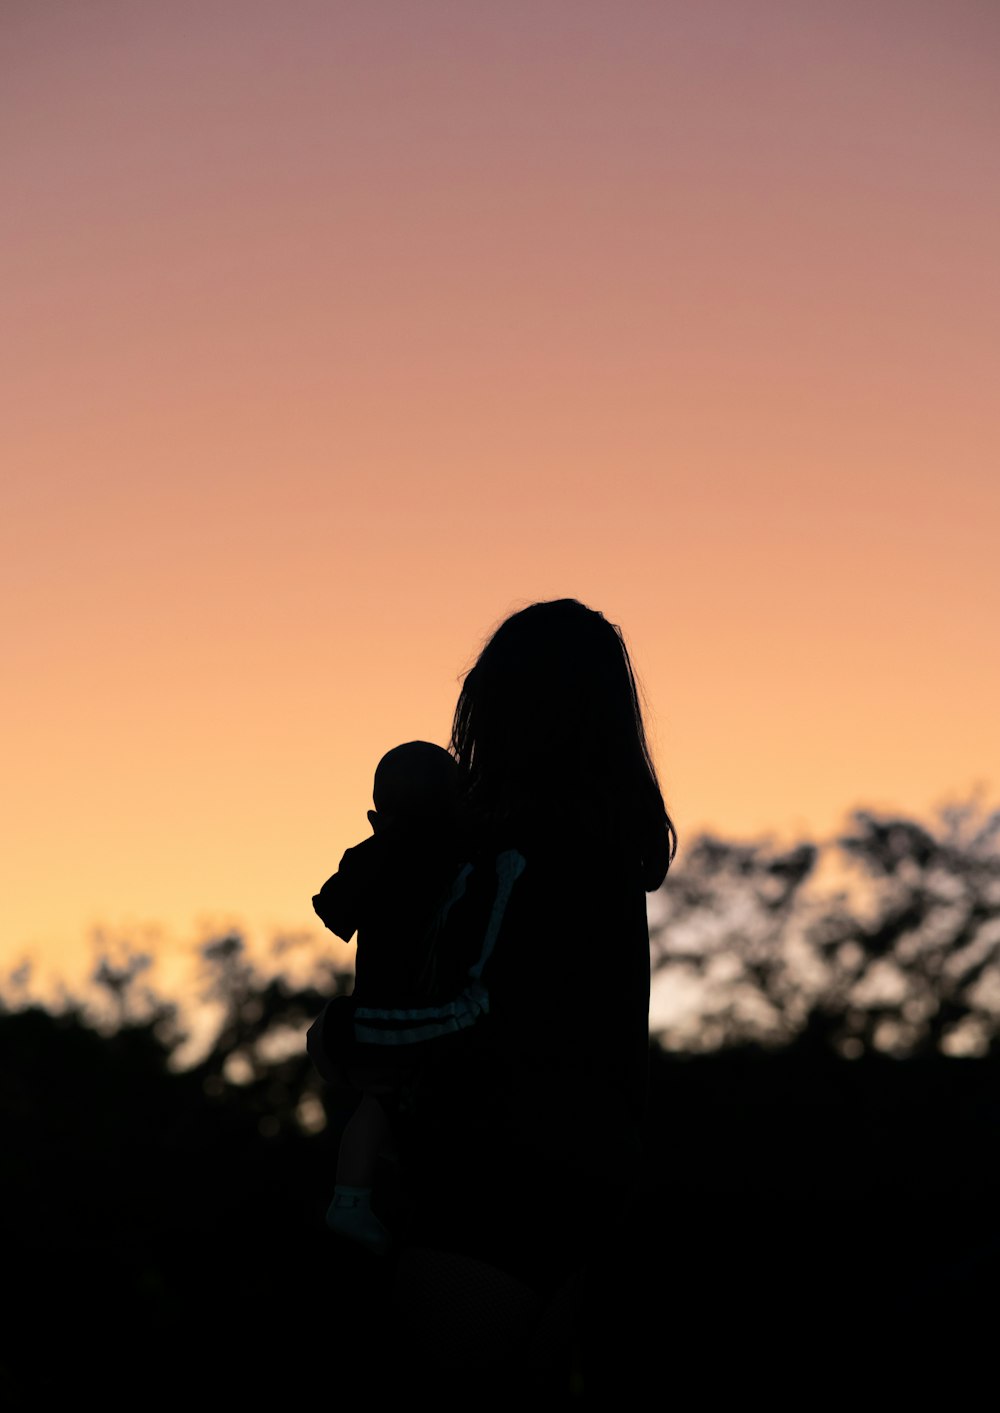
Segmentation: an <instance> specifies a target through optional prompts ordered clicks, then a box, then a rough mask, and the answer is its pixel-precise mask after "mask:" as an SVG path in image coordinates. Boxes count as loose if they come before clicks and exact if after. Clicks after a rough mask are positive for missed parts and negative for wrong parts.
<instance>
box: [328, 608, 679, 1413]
mask: <svg viewBox="0 0 1000 1413" xmlns="http://www.w3.org/2000/svg"><path fill="white" fill-rule="evenodd" d="M451 745H452V751H453V753H454V755H455V758H456V760H457V761H458V765H459V769H460V777H461V782H462V786H463V789H464V801H465V809H466V815H467V827H468V831H469V840H470V846H469V853H468V857H469V863H468V865H467V866H466V867H465V868H464V869H463V870H462V872H461V873H460V874H459V876H458V878H457V879H456V882H455V887H454V888H453V890H452V897H451V899H450V900H449V905H448V910H447V919H446V922H445V923H444V925H443V927H442V928H441V931H440V934H439V937H438V939H437V944H436V949H435V957H434V962H435V966H434V979H433V994H432V995H431V996H430V999H429V1002H428V1004H426V1005H423V1006H417V1007H413V1008H408V1009H405V1010H400V1011H396V1012H394V1011H391V1010H374V1009H371V1010H368V1011H366V1010H365V1009H364V1008H360V1007H359V1008H358V1009H357V1010H356V1011H355V1012H354V1031H355V1035H356V1037H357V1040H358V1041H359V1042H360V1043H361V1045H362V1046H363V1047H364V1048H366V1049H369V1051H370V1048H371V1047H378V1046H383V1045H384V1046H385V1047H386V1050H387V1051H390V1050H391V1051H392V1053H394V1054H395V1055H396V1056H402V1055H403V1054H404V1052H405V1055H406V1058H407V1060H416V1066H417V1067H416V1070H415V1076H416V1077H415V1079H414V1080H413V1083H412V1086H411V1099H410V1103H409V1105H408V1106H407V1112H406V1115H405V1120H404V1121H403V1122H402V1123H401V1126H400V1130H399V1151H400V1158H401V1172H402V1183H403V1190H404V1191H405V1193H406V1195H407V1199H408V1200H407V1205H406V1208H405V1214H404V1218H403V1220H402V1222H401V1225H400V1228H399V1230H398V1232H397V1241H398V1257H397V1259H396V1264H395V1275H394V1287H393V1310H394V1316H395V1323H396V1334H397V1338H398V1339H399V1340H401V1341H403V1343H404V1347H405V1361H404V1362H405V1367H406V1369H407V1378H408V1380H415V1379H416V1378H417V1377H418V1376H419V1375H421V1374H422V1375H424V1376H425V1378H426V1380H427V1387H428V1389H432V1388H433V1387H435V1383H436V1382H437V1383H438V1386H440V1385H439V1381H440V1380H441V1378H442V1377H446V1376H449V1375H454V1374H464V1373H475V1374H477V1375H479V1376H484V1375H485V1376H488V1381H489V1386H492V1387H496V1386H497V1384H496V1383H495V1381H496V1380H501V1381H503V1382H504V1383H505V1385H507V1386H509V1384H510V1379H511V1377H512V1376H514V1375H516V1377H518V1378H520V1377H521V1375H522V1374H523V1371H524V1370H526V1369H535V1370H539V1369H542V1368H544V1367H549V1368H552V1367H554V1365H553V1363H552V1361H553V1360H554V1361H555V1363H556V1364H557V1363H558V1361H559V1359H560V1358H561V1357H562V1353H561V1352H560V1345H559V1339H558V1338H557V1325H558V1320H557V1317H556V1312H557V1311H558V1310H559V1308H560V1299H563V1301H564V1304H565V1303H566V1297H567V1296H568V1294H569V1292H571V1291H572V1290H573V1289H574V1288H575V1286H576V1285H577V1284H578V1283H579V1280H580V1278H581V1273H582V1272H584V1271H585V1270H586V1268H587V1265H588V1263H589V1262H591V1261H592V1260H593V1258H594V1254H595V1250H599V1249H600V1247H601V1243H602V1242H605V1243H606V1242H608V1241H613V1240H614V1239H615V1237H616V1233H619V1232H620V1231H622V1230H624V1222H625V1218H626V1217H627V1215H628V1213H629V1210H630V1204H631V1202H632V1201H633V1199H634V1196H635V1194H636V1191H637V1186H638V1182H639V1176H640V1163H641V1158H642V1143H643V1126H644V1116H645V1104H646V1089H647V1075H648V1051H649V982H650V972H649V934H648V927H647V918H646V896H645V895H646V893H647V892H648V891H650V890H653V889H655V888H657V887H659V885H660V884H661V883H662V881H663V879H664V877H665V876H666V873H667V870H668V868H669V866H670V864H671V862H672V860H673V858H674V855H675V853H676V849H677V835H676V831H675V829H674V826H673V824H672V822H671V820H670V817H669V815H668V814H667V811H666V808H665V806H664V801H663V796H662V794H661V791H660V787H659V783H658V780H657V775H656V771H655V768H654V765H653V762H652V760H651V757H650V752H649V748H648V745H647V741H646V734H645V730H644V726H643V719H642V711H641V707H640V700H639V693H638V689H637V685H636V679H635V676H634V673H633V669H632V665H631V662H630V660H629V654H628V650H627V647H626V644H625V640H624V638H623V635H622V633H621V630H620V629H619V628H618V627H617V626H616V625H614V624H612V623H611V622H609V621H608V620H607V619H606V618H605V617H604V616H603V614H601V613H599V612H597V611H595V610H593V609H591V608H588V607H586V606H585V605H584V604H582V603H580V602H579V601H577V600H576V599H569V598H567V599H557V600H552V601H547V602H541V603H534V604H532V605H531V606H530V607H527V608H525V609H523V610H521V611H519V612H516V613H514V614H513V615H512V616H511V617H509V618H507V619H506V620H505V621H504V622H503V623H501V625H500V626H499V628H497V630H496V631H495V632H494V633H493V635H492V637H491V638H490V639H489V640H488V642H487V643H486V645H485V647H484V648H483V649H482V651H481V653H480V655H479V657H478V660H477V661H476V663H475V665H474V667H472V668H471V670H470V671H469V672H468V673H467V674H466V676H465V679H464V682H463V685H462V689H461V692H460V695H459V699H458V703H457V706H456V710H455V715H454V721H453V727H452V742H451ZM547 1322H548V1323H547ZM546 1360H549V1363H548V1365H546ZM486 1386H487V1379H486V1378H482V1377H480V1381H479V1384H478V1387H479V1391H480V1393H481V1392H482V1391H483V1389H484V1388H485V1387H486ZM536 1386H537V1384H536Z"/></svg>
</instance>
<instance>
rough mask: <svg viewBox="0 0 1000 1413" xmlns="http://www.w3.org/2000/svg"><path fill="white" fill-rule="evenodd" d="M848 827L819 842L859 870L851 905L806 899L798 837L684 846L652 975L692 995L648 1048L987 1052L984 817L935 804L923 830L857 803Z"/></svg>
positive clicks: (816, 853) (988, 842)
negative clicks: (932, 823)
mask: <svg viewBox="0 0 1000 1413" xmlns="http://www.w3.org/2000/svg"><path fill="white" fill-rule="evenodd" d="M851 822H852V827H851V828H850V829H849V830H848V831H847V832H846V833H844V834H843V835H842V836H840V837H839V838H838V839H837V840H836V841H835V845H834V846H833V847H835V848H836V849H839V850H840V851H841V853H842V854H843V856H844V858H845V860H847V861H848V862H849V863H853V864H855V865H856V866H858V867H859V868H860V870H861V872H862V875H863V878H864V881H865V883H866V885H867V886H866V887H865V888H864V890H863V892H862V894H861V897H860V899H859V898H858V897H851V896H850V895H849V894H848V892H846V891H844V890H842V889H841V890H839V891H837V892H835V893H834V894H832V895H825V896H814V895H812V894H810V893H809V891H808V889H807V886H806V885H807V884H808V883H809V881H810V879H811V878H813V877H814V875H815V872H816V869H817V865H818V862H819V860H820V855H821V849H820V848H819V847H817V846H816V845H814V844H812V843H800V844H798V845H796V846H795V847H794V848H791V849H786V850H773V849H771V848H769V846H768V844H767V843H766V842H764V843H751V844H734V843H730V842H727V841H722V840H718V839H715V838H713V837H711V836H702V837H700V838H698V839H696V840H695V842H694V843H693V844H692V845H691V846H689V848H688V849H687V851H686V853H685V855H684V857H683V859H682V861H681V862H680V864H679V866H678V867H677V869H676V871H674V870H672V871H671V873H670V874H669V875H668V878H667V881H666V883H665V885H664V887H663V889H662V890H661V896H660V897H659V898H658V899H657V900H656V904H658V905H659V906H658V908H656V912H657V916H656V920H655V922H654V923H653V925H652V927H651V949H652V958H653V969H654V974H656V975H657V976H658V979H659V981H660V982H661V984H662V982H663V981H664V980H666V981H667V982H668V983H670V982H672V983H673V984H674V986H675V987H677V988H678V989H680V990H683V989H685V988H686V989H687V991H688V992H689V994H691V995H692V997H693V998H694V999H693V1001H692V1005H691V1008H690V1012H689V1014H688V1016H686V1017H683V1018H681V1019H679V1020H678V1021H677V1022H675V1023H674V1024H673V1025H672V1026H666V1027H664V1029H663V1031H662V1032H661V1033H660V1034H659V1036H658V1039H659V1040H660V1042H661V1043H662V1044H664V1045H665V1046H667V1047H668V1048H672V1049H678V1050H713V1049H717V1048H719V1047H720V1046H727V1045H728V1046H733V1045H736V1046H742V1045H746V1044H758V1045H763V1046H766V1047H773V1046H783V1045H790V1044H795V1045H796V1046H798V1047H804V1046H816V1045H820V1046H823V1045H826V1046H832V1047H833V1048H835V1049H836V1050H837V1051H838V1052H839V1053H840V1054H842V1055H844V1056H846V1057H848V1058H856V1057H858V1056H860V1055H861V1054H863V1053H865V1052H866V1051H868V1050H876V1051H878V1052H881V1053H885V1054H892V1055H896V1056H915V1055H918V1054H922V1053H937V1052H941V1053H946V1054H956V1055H958V1054H967V1055H985V1054H987V1053H989V1052H990V1051H991V1050H994V1049H995V1048H996V1047H997V1045H998V1044H1000V810H998V811H995V812H993V813H992V814H989V815H987V816H986V817H985V818H983V817H981V815H980V813H979V811H978V810H977V806H976V803H975V802H972V803H970V804H966V805H961V806H948V807H946V808H944V809H943V810H942V811H941V820H940V826H939V827H938V829H937V830H932V829H928V828H926V827H924V826H923V825H921V824H918V823H915V822H914V821H912V820H908V819H905V818H900V817H898V816H893V815H889V816H881V817H880V816H879V815H877V814H876V813H874V812H872V811H869V810H866V809H858V810H855V811H853V813H852V815H851ZM826 847H827V848H829V847H830V846H826ZM656 904H654V907H656Z"/></svg>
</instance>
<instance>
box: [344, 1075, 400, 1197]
mask: <svg viewBox="0 0 1000 1413" xmlns="http://www.w3.org/2000/svg"><path fill="white" fill-rule="evenodd" d="M388 1138H389V1120H388V1119H387V1118H386V1114H385V1110H384V1109H383V1108H382V1105H381V1104H380V1103H379V1101H378V1099H377V1098H376V1096H375V1095H374V1094H365V1095H363V1096H362V1098H361V1103H360V1104H359V1105H358V1107H357V1108H356V1109H355V1110H354V1113H353V1114H352V1115H351V1117H350V1118H349V1119H348V1121H347V1123H346V1125H345V1126H344V1131H343V1134H342V1135H341V1139H340V1152H339V1154H338V1156H337V1185H338V1187H339V1186H340V1185H341V1184H343V1183H346V1184H347V1185H348V1186H349V1187H371V1185H372V1182H373V1181H374V1178H375V1168H376V1160H377V1158H378V1155H379V1150H380V1149H381V1147H382V1146H383V1144H384V1143H385V1142H386V1141H387V1140H388Z"/></svg>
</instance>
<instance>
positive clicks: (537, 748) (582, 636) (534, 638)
mask: <svg viewBox="0 0 1000 1413" xmlns="http://www.w3.org/2000/svg"><path fill="white" fill-rule="evenodd" d="M451 750H452V753H453V755H454V756H455V759H456V760H457V762H458V765H459V770H460V772H461V778H462V783H463V784H464V786H465V798H466V800H467V803H468V809H469V813H470V815H471V817H472V819H473V821H479V822H484V823H493V822H502V821H507V820H515V819H531V820H536V821H541V822H546V821H551V822H552V824H553V826H554V827H556V828H559V827H567V828H580V829H585V830H590V831H593V832H596V833H597V834H598V835H603V836H604V837H605V838H606V839H607V840H609V841H614V842H617V843H618V844H620V845H621V846H622V847H624V848H625V849H627V850H628V851H629V852H634V854H636V855H638V857H639V858H641V861H642V871H643V881H644V884H645V887H646V889H647V891H651V890H652V889H654V888H658V887H659V886H660V884H661V883H662V882H663V880H664V878H665V877H666V874H667V870H668V869H669V867H670V865H671V863H672V862H673V858H674V855H675V854H676V852H677V831H676V830H675V828H674V825H673V822H672V821H671V819H670V816H669V815H668V814H667V810H666V806H665V805H664V803H663V795H662V793H661V790H660V784H659V780H658V779H657V775H656V769H655V767H654V765H653V761H652V757H651V755H650V752H649V746H648V744H647V741H646V732H645V729H644V726H643V720H642V709H641V706H640V701H639V690H638V687H637V684H636V678H635V673H634V672H633V669H632V663H631V661H630V659H629V654H628V649H627V647H626V645H625V639H624V637H623V635H622V631H621V629H620V628H619V627H618V626H617V624H614V623H609V622H608V620H607V619H606V618H605V617H604V615H603V614H602V613H600V612H598V611H597V610H596V609H592V608H588V607H587V606H586V605H585V604H582V603H580V602H579V600H578V599H551V600H548V601H545V602H541V603H534V604H531V605H530V606H529V607H528V608H524V609H521V610H520V611H519V612H517V613H514V614H512V615H511V616H510V617H509V618H507V619H505V620H504V622H503V623H501V624H500V626H499V628H497V630H496V631H495V632H494V633H493V635H492V637H491V638H490V639H489V641H488V642H487V643H486V646H485V647H484V648H483V650H482V652H481V653H480V654H479V657H478V659H477V660H476V663H475V665H474V666H473V667H472V668H470V670H469V671H468V672H467V673H466V675H465V678H464V680H463V683H462V689H461V692H460V694H459V698H458V703H457V705H456V707H455V716H454V720H453V723H452V734H451Z"/></svg>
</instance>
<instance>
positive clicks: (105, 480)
mask: <svg viewBox="0 0 1000 1413" xmlns="http://www.w3.org/2000/svg"><path fill="white" fill-rule="evenodd" d="M0 51H2V87H0V122H2V128H0V150H2V164H3V192H4V200H3V202H2V208H0V221H2V225H3V240H2V259H3V279H2V296H0V297H2V302H3V328H4V338H3V340H2V344H0V358H2V361H3V370H2V380H0V396H2V401H3V406H2V408H0V459H2V465H3V468H4V469H3V501H2V516H0V575H2V608H0V612H2V616H3V664H4V690H3V699H4V712H5V717H6V726H5V730H4V733H3V796H4V811H3V815H4V820H3V838H2V840H0V846H2V858H3V887H2V894H0V896H2V903H0V969H3V970H5V971H6V970H9V969H10V967H12V966H14V965H15V964H16V963H17V962H19V961H20V960H21V959H22V958H25V957H29V956H30V957H33V958H35V959H36V961H37V963H38V965H39V967H40V968H41V970H42V971H43V972H48V973H50V974H57V973H58V974H60V975H65V976H68V977H69V976H73V975H75V974H76V973H77V971H78V970H79V969H80V968H86V967H87V966H88V965H89V963H90V961H91V960H92V956H93V941H92V935H93V932H94V929H97V928H103V929H105V930H106V931H107V933H108V934H109V935H111V934H113V935H116V936H124V935H130V936H132V937H134V938H135V939H136V940H137V941H142V940H143V934H145V936H146V937H147V940H148V937H149V936H151V935H153V933H152V932H151V929H159V933H158V934H157V935H158V937H159V941H158V943H157V945H158V946H159V947H160V951H161V954H162V956H163V957H165V958H166V957H169V956H170V955H173V954H174V953H178V954H179V950H183V948H184V947H188V946H190V945H191V944H192V943H193V942H194V941H195V940H197V939H199V938H201V937H204V936H207V935H209V934H210V933H211V932H212V931H213V929H215V930H217V929H218V928H219V927H222V926H226V925H227V924H232V925H238V926H242V927H244V928H245V929H246V930H247V931H248V934H249V935H250V936H251V937H254V936H260V937H270V936H271V935H273V934H275V933H277V932H290V933H305V934H308V933H313V934H314V935H315V937H316V939H317V940H319V939H320V938H321V937H322V936H323V933H322V929H321V928H320V927H319V926H318V923H317V920H316V919H315V917H314V915H313V913H312V909H311V904H310V897H311V894H312V893H313V892H314V891H315V890H316V888H317V887H318V886H319V884H320V883H321V882H322V881H323V880H324V879H325V878H326V877H327V876H328V874H330V873H331V872H332V871H333V870H334V869H335V868H336V866H337V862H338V860H339V857H340V854H341V853H342V851H343V850H344V849H345V848H346V847H348V846H349V845H350V844H352V843H355V842H357V841H358V840H359V839H360V838H362V837H364V836H365V835H366V834H367V833H368V826H367V822H366V820H365V810H366V809H367V808H368V807H369V806H370V803H371V775H372V771H373V769H374V766H375V763H376V761H377V760H378V758H379V756H380V755H381V754H382V752H383V751H384V750H385V749H386V748H387V747H388V746H390V745H393V744H396V743H397V742H399V741H402V740H409V739H413V738H416V737H421V738H425V739H428V740H432V741H438V742H440V743H442V744H444V743H446V741H447V737H448V730H449V726H450V718H451V711H452V708H453V705H454V701H455V697H456V695H457V691H458V686H459V678H460V675H461V673H462V672H463V671H464V670H465V669H466V668H467V667H468V666H469V665H470V664H471V662H472V660H473V658H474V656H475V653H476V651H477V649H478V648H479V646H480V645H481V643H482V642H483V640H484V639H485V637H486V636H487V635H488V633H489V631H490V630H491V628H493V627H494V626H495V625H496V624H497V623H498V622H499V621H500V620H501V619H502V618H503V617H504V616H506V614H507V613H509V612H510V611H512V610H513V609H516V608H518V607H521V606H523V605H525V604H527V603H529V602H531V601H532V600H534V599H538V598H553V597H561V596H565V595H570V596H575V597H578V598H581V599H583V600H584V601H585V602H587V603H588V604H590V605H592V606H594V607H597V608H600V609H601V610H602V611H603V612H604V613H605V614H606V615H607V616H608V617H609V618H611V619H613V620H614V621H616V622H618V623H620V624H621V625H622V627H623V629H624V631H625V633H626V636H627V639H628V641H629V643H630V645H631V648H632V651H633V656H634V660H635V665H636V668H637V670H638V672H639V675H640V677H641V679H642V681H643V683H644V686H645V691H646V695H647V698H648V702H649V706H650V723H649V724H650V728H651V735H652V739H653V742H654V746H655V750H656V756H657V761H658V765H659V769H660V772H661V778H662V783H663V787H664V793H665V796H666V799H667V804H668V807H669V809H670V811H671V814H672V815H673V817H674V819H675V822H676V824H677V826H678V829H679V831H680V835H681V849H682V851H683V847H684V840H685V838H692V837H693V836H694V834H695V833H696V832H698V831H699V830H701V829H708V828H710V829H713V830H716V831H718V832H721V833H723V834H725V835H727V836H731V837H744V838H745V837H747V836H750V835H755V836H756V835H760V834H765V833H769V834H772V835H773V836H776V837H777V838H781V839H790V838H792V837H797V836H799V835H801V834H809V835H811V836H812V837H814V838H822V837H826V836H829V835H831V834H833V833H835V832H836V830H837V829H838V828H839V827H840V826H841V825H842V824H843V823H844V822H845V821H846V817H847V814H848V811H849V810H850V809H851V808H853V807H855V806H857V805H868V806H870V807H873V808H886V809H888V808H896V809H900V810H902V811H905V812H908V813H910V814H911V815H913V816H916V817H928V816H929V815H930V814H931V813H932V812H933V811H934V810H936V808H937V807H938V806H939V805H940V804H941V803H942V802H944V801H946V800H949V799H954V798H967V797H968V795H969V794H970V793H971V791H972V789H973V788H974V787H975V786H976V785H977V784H980V785H982V786H985V788H986V791H987V795H988V797H989V798H991V799H992V798H993V797H994V796H995V795H996V792H997V789H998V787H1000V748H998V740H997V702H998V700H1000V652H998V647H1000V642H998V633H997V623H998V621H1000V576H998V573H997V542H998V541H997V536H998V531H1000V480H998V450H1000V445H998V444H1000V435H998V433H1000V426H998V422H1000V418H998V411H1000V407H998V388H1000V378H998V371H1000V369H998V358H997V352H998V333H1000V323H998V318H1000V262H998V259H997V251H998V249H1000V174H998V153H1000V83H998V81H997V80H998V75H1000V9H998V8H997V6H996V5H995V3H993V0H981V3H967V0H940V2H939V3H938V0H935V3H920V0H899V3H896V0H865V3H861V0H858V3H854V2H853V0H837V3H833V2H832V0H830V3H818V2H817V3H801V0H755V3H754V4H747V3H745V0H699V3H697V4H692V3H686V2H685V3H670V2H669V0H656V2H655V3H654V2H653V0H649V2H648V3H645V2H640V0H618V3H615V4H613V5H612V4H607V3H600V4H598V3H592V0H558V3H556V2H555V0H530V3H523V0H504V3H503V4H485V3H479V2H478V0H450V3H441V0H430V3H425V2H424V0H416V2H414V0H394V3H386V2H385V0H365V3H364V4H341V3H335V2H334V0H322V3H320V0H281V3H277V0H272V3H266V4H265V3H260V0H197V3H193V0H169V3H159V4H157V3H152V0H149V3H111V2H110V0H91V2H90V3H87V4H80V3H79V0H7V3H5V4H4V5H3V8H2V14H0ZM326 938H327V939H328V940H330V941H331V942H332V945H333V946H334V947H336V948H340V947H342V944H341V943H339V942H337V941H336V939H332V938H330V937H329V934H326Z"/></svg>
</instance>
